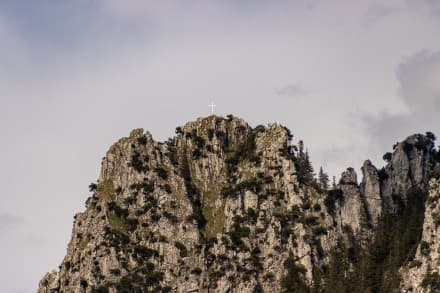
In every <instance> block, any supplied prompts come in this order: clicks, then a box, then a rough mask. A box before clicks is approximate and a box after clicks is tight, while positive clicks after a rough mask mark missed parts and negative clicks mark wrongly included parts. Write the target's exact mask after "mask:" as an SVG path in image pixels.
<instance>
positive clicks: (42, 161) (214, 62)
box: [0, 0, 440, 292]
mask: <svg viewBox="0 0 440 293" xmlns="http://www.w3.org/2000/svg"><path fill="white" fill-rule="evenodd" d="M159 2H160V4H158V3H159ZM384 3H386V4H384ZM439 29H440V1H437V0H390V1H361V0H359V1H351V0H346V1H342V0H341V1H325V0H322V1H319V0H317V1H313V0H310V1H301V0H298V1H287V0H286V1H274V0H271V1H269V0H267V1H264V0H257V1H255V0H253V1H251V0H242V1H234V0H229V1H201V0H200V1H196V0H187V1H145V0H130V1H121V0H63V1H55V0H50V1H49V0H40V1H24V0H23V1H21V0H1V1H0V102H1V103H0V130H1V144H0V158H1V160H0V178H1V179H0V184H1V189H2V191H1V193H0V243H1V244H0V284H1V285H0V286H2V288H0V291H1V292H35V291H36V288H37V283H38V281H39V279H40V278H41V277H42V276H43V275H44V273H45V272H46V271H49V270H51V269H54V268H56V267H58V265H59V264H60V262H61V260H62V258H63V257H64V255H65V252H66V246H67V243H68V241H69V239H70V234H71V229H72V221H73V215H74V214H75V213H76V212H79V211H82V210H83V209H84V202H85V200H86V198H87V197H88V196H89V194H88V190H87V186H88V184H89V183H90V182H92V181H95V180H96V178H97V177H98V173H99V168H100V162H101V158H102V157H103V156H104V155H105V152H106V151H107V149H108V148H109V146H110V145H111V144H112V143H113V142H115V141H116V140H117V139H118V138H120V137H122V136H126V135H128V133H129V132H130V130H131V129H133V128H139V127H143V128H144V129H148V130H149V131H150V132H151V133H152V134H153V136H154V137H155V138H156V139H157V140H166V139H167V138H168V137H170V136H172V135H173V134H174V129H175V127H176V126H179V125H182V124H184V123H185V122H186V121H190V120H194V119H196V118H197V117H200V116H206V115H208V114H209V107H208V104H209V103H210V102H211V101H214V102H215V104H216V105H217V107H216V111H217V113H218V114H220V115H227V114H230V113H233V114H234V115H237V116H239V117H242V118H244V119H246V120H247V121H248V122H249V123H250V124H251V125H252V126H256V125H258V124H267V123H271V122H279V123H281V124H283V125H286V126H287V127H289V128H290V129H291V130H292V133H293V134H294V135H295V141H297V140H298V139H303V140H304V141H305V143H306V146H307V147H308V149H309V151H310V155H311V158H312V161H313V163H314V166H315V168H316V169H318V168H319V166H320V165H322V166H324V167H325V169H326V170H328V171H329V172H330V174H331V175H338V176H339V174H340V172H341V171H343V170H344V169H345V168H346V167H348V166H353V167H354V168H355V169H356V170H359V167H360V166H361V164H362V162H363V161H364V160H365V159H372V160H373V162H374V163H375V164H376V165H377V166H381V165H383V162H382V160H381V157H382V155H383V153H384V152H386V151H388V150H391V147H392V145H393V143H394V142H396V141H397V140H401V139H403V138H405V137H406V136H408V135H410V134H412V133H414V132H425V131H427V130H430V131H433V132H434V133H437V135H440V115H439V113H438V112H439V110H440V38H439Z"/></svg>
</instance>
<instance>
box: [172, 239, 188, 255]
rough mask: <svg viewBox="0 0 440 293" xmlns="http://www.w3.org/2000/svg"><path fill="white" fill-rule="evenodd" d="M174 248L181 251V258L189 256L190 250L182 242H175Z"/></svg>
mask: <svg viewBox="0 0 440 293" xmlns="http://www.w3.org/2000/svg"><path fill="white" fill-rule="evenodd" d="M174 246H175V247H176V248H177V249H178V250H179V251H180V257H186V256H188V250H187V249H186V246H185V245H184V244H183V243H182V242H179V241H176V242H174Z"/></svg>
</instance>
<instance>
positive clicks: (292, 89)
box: [275, 83, 307, 98]
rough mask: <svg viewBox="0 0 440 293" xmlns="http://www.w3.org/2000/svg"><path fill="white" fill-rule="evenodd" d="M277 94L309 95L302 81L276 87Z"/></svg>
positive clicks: (289, 95)
mask: <svg viewBox="0 0 440 293" xmlns="http://www.w3.org/2000/svg"><path fill="white" fill-rule="evenodd" d="M275 94H276V95H278V96H288V97H295V98H296V97H302V96H305V95H307V92H306V90H305V89H304V87H303V86H302V85H301V84H300V83H294V84H288V85H285V86H283V87H280V88H277V89H275Z"/></svg>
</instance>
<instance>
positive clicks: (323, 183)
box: [318, 166, 329, 189]
mask: <svg viewBox="0 0 440 293" xmlns="http://www.w3.org/2000/svg"><path fill="white" fill-rule="evenodd" d="M318 180H319V186H320V187H321V188H322V189H328V182H329V178H328V174H327V173H325V172H324V170H323V169H322V166H321V168H319V175H318Z"/></svg>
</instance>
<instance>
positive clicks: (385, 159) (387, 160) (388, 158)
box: [382, 152, 393, 162]
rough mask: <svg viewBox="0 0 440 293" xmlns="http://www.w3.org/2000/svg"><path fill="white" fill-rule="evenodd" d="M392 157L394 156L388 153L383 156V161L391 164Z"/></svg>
mask: <svg viewBox="0 0 440 293" xmlns="http://www.w3.org/2000/svg"><path fill="white" fill-rule="evenodd" d="M392 157H393V155H392V154H391V153H390V152H388V153H386V154H385V155H383V157H382V158H383V160H384V161H386V162H390V161H391V159H392Z"/></svg>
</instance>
